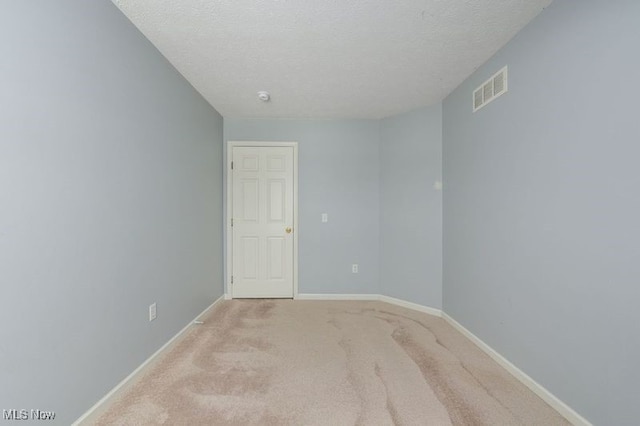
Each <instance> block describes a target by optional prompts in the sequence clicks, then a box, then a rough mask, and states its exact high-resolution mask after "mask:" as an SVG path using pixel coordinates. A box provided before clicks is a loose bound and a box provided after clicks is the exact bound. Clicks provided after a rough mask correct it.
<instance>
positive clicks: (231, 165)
mask: <svg viewBox="0 0 640 426" xmlns="http://www.w3.org/2000/svg"><path fill="white" fill-rule="evenodd" d="M231 170H233V161H232V162H231Z"/></svg>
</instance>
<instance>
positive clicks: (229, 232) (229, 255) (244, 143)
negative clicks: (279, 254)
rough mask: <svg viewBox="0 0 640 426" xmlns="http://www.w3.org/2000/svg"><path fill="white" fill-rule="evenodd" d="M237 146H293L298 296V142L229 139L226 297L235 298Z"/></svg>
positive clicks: (295, 282)
mask: <svg viewBox="0 0 640 426" xmlns="http://www.w3.org/2000/svg"><path fill="white" fill-rule="evenodd" d="M235 146H273V147H293V229H294V232H293V298H294V299H296V298H298V238H299V235H300V227H299V226H298V142H267V141H227V166H226V168H225V173H226V179H227V195H226V198H225V202H226V203H227V220H226V224H225V229H226V237H225V239H226V242H225V247H226V249H227V253H226V256H227V267H226V271H225V275H226V276H225V277H224V283H225V297H227V295H228V297H229V299H232V298H233V288H232V287H231V271H233V246H232V243H233V241H232V240H233V233H232V230H231V216H232V213H233V203H232V202H231V196H232V195H233V180H232V179H231V161H232V160H233V147H235Z"/></svg>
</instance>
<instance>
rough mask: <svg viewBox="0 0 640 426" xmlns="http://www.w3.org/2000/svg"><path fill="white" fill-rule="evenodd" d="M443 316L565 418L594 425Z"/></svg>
mask: <svg viewBox="0 0 640 426" xmlns="http://www.w3.org/2000/svg"><path fill="white" fill-rule="evenodd" d="M442 317H443V318H444V319H445V320H446V321H447V322H448V323H449V324H451V325H452V326H453V327H454V328H455V329H456V330H458V331H459V332H460V333H462V334H463V335H464V336H465V337H466V338H468V339H469V340H471V341H472V342H473V343H475V345H476V346H478V347H479V348H480V349H482V351H484V352H485V353H486V354H487V355H489V356H490V357H491V358H493V360H494V361H495V362H497V363H498V364H500V366H501V367H503V368H504V369H505V370H507V371H508V372H509V373H511V375H513V376H514V377H515V378H516V379H518V380H519V381H520V382H522V384H524V385H525V386H526V387H528V388H529V389H530V390H531V391H532V392H533V393H535V394H536V395H538V396H539V397H540V398H541V399H542V400H543V401H544V402H546V403H547V404H549V405H550V406H551V407H553V408H554V409H555V410H556V411H557V412H558V413H560V414H561V415H562V416H563V417H564V418H565V419H567V420H568V421H569V422H571V424H573V425H575V426H592V425H591V423H590V422H589V421H587V420H586V419H585V418H584V417H582V416H581V415H580V414H578V413H576V412H575V411H574V410H573V409H572V408H571V407H569V406H568V405H567V404H565V403H564V402H562V401H561V400H560V399H559V398H558V397H556V396H555V395H553V394H552V393H551V392H549V391H548V390H547V389H546V388H544V387H543V386H542V385H541V384H539V383H538V382H536V381H535V380H533V379H532V378H531V377H529V376H528V375H527V374H526V373H525V372H524V371H522V370H520V369H519V368H518V367H516V366H515V365H513V364H512V363H511V362H510V361H509V360H507V359H506V358H505V357H503V356H502V355H500V354H499V353H498V352H496V351H495V350H494V349H493V348H492V347H491V346H489V345H487V344H486V343H485V342H483V341H482V340H481V339H480V338H479V337H477V336H476V335H475V334H473V333H472V332H470V331H469V330H467V329H466V328H465V327H464V326H463V325H462V324H460V323H459V322H457V321H456V320H454V319H453V318H451V317H450V316H449V315H447V314H446V313H444V312H443V314H442Z"/></svg>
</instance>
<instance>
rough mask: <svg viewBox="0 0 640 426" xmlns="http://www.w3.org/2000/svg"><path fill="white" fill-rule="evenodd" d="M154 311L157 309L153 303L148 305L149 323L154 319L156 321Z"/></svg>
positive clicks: (155, 312)
mask: <svg viewBox="0 0 640 426" xmlns="http://www.w3.org/2000/svg"><path fill="white" fill-rule="evenodd" d="M156 309H157V307H156V304H155V303H153V304H151V305H149V321H153V320H154V319H156V316H157V310H156Z"/></svg>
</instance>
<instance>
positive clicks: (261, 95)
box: [258, 90, 271, 102]
mask: <svg viewBox="0 0 640 426" xmlns="http://www.w3.org/2000/svg"><path fill="white" fill-rule="evenodd" d="M258 99H260V100H261V101H262V102H269V99H271V95H270V94H269V92H265V91H264V90H261V91H260V92H258Z"/></svg>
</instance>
